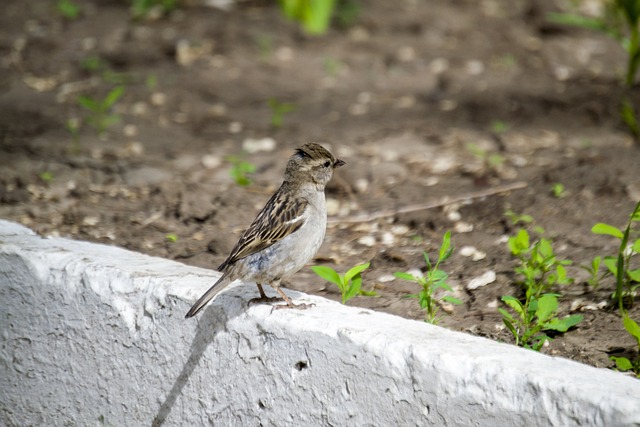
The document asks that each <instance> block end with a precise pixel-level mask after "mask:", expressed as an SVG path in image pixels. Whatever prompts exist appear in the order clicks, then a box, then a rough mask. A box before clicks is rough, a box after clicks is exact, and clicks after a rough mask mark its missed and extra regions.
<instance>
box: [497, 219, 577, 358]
mask: <svg viewBox="0 0 640 427" xmlns="http://www.w3.org/2000/svg"><path fill="white" fill-rule="evenodd" d="M508 246H509V250H510V251H511V254H512V255H514V256H515V257H516V258H518V260H519V261H520V265H519V266H518V267H516V268H515V272H516V273H518V274H520V275H521V276H523V280H522V281H521V282H520V285H522V287H523V288H524V289H525V297H524V301H520V300H519V299H517V298H515V297H513V296H510V295H506V296H503V297H502V301H503V302H504V303H505V304H506V305H507V306H509V307H510V308H511V309H512V310H514V311H515V314H516V315H515V316H513V315H512V314H511V313H509V312H508V311H507V310H504V309H502V308H499V309H498V311H499V312H500V314H501V315H502V321H503V323H504V324H505V326H506V327H507V329H508V330H509V332H511V334H512V335H513V336H514V338H515V340H516V345H521V346H523V347H525V348H531V349H533V350H539V349H540V348H541V347H542V345H544V343H545V341H547V340H548V339H549V337H548V336H547V335H546V334H545V333H544V331H556V332H566V331H567V330H568V329H569V328H571V327H572V326H575V325H577V324H578V323H580V322H581V321H582V319H583V316H582V315H573V316H568V317H565V318H562V319H560V318H558V317H557V313H558V296H559V295H558V294H555V293H550V291H551V289H552V288H553V287H554V286H556V285H566V284H570V283H572V282H573V279H572V278H569V277H567V272H566V269H565V266H566V265H569V264H571V261H569V260H564V261H558V259H557V256H556V254H555V253H554V252H553V248H552V246H551V242H550V241H549V240H547V239H545V238H540V239H539V240H537V241H536V242H534V243H531V241H530V237H529V233H528V232H527V231H526V230H524V229H522V230H520V231H519V232H518V234H517V235H515V236H512V237H510V238H509V241H508Z"/></svg>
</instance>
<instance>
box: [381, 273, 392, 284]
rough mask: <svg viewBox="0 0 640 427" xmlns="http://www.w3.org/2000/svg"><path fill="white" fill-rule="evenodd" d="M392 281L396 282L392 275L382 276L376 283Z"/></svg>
mask: <svg viewBox="0 0 640 427" xmlns="http://www.w3.org/2000/svg"><path fill="white" fill-rule="evenodd" d="M394 280H396V277H395V276H394V275H392V274H383V275H382V276H380V277H378V282H380V283H388V282H393V281H394Z"/></svg>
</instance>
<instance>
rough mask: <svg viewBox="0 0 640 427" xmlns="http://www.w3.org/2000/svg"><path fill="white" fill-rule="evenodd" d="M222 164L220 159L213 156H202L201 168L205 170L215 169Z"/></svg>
mask: <svg viewBox="0 0 640 427" xmlns="http://www.w3.org/2000/svg"><path fill="white" fill-rule="evenodd" d="M221 164H222V159H220V157H218V156H214V155H213V154H205V155H204V156H202V166H204V167H205V168H207V169H215V168H217V167H218V166H220V165H221Z"/></svg>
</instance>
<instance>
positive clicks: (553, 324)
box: [544, 314, 584, 332]
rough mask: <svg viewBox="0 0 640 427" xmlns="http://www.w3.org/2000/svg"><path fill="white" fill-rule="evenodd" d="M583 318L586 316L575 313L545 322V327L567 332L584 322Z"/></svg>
mask: <svg viewBox="0 0 640 427" xmlns="http://www.w3.org/2000/svg"><path fill="white" fill-rule="evenodd" d="M583 319H584V316H583V315H581V314H574V315H573V316H569V317H565V318H563V319H558V318H555V319H551V321H549V322H547V323H545V324H544V329H546V330H552V331H558V332H567V331H568V330H569V329H570V328H572V327H573V326H576V325H577V324H578V323H580V322H582V320H583Z"/></svg>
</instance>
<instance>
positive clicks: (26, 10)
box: [0, 0, 640, 368]
mask: <svg viewBox="0 0 640 427" xmlns="http://www.w3.org/2000/svg"><path fill="white" fill-rule="evenodd" d="M55 3H56V2H52V1H48V0H47V1H45V0H41V1H29V2H26V1H19V0H9V1H5V2H4V4H3V13H2V14H1V15H0V55H1V61H2V62H1V68H0V70H1V71H0V217H2V218H6V219H9V220H14V221H18V222H20V223H22V224H24V225H26V226H28V227H31V228H32V229H34V230H35V231H36V232H38V233H41V234H42V235H47V236H49V235H58V236H65V237H71V238H74V239H81V240H88V241H93V242H100V243H107V244H112V245H117V246H121V247H124V248H128V249H132V250H136V251H140V252H144V253H147V254H151V255H155V256H160V257H165V258H170V259H175V260H178V261H181V262H184V263H186V264H190V265H195V266H200V267H206V268H215V266H217V265H218V264H219V263H220V262H221V261H222V260H223V259H224V258H225V256H226V255H227V253H228V251H229V250H230V249H231V248H232V246H233V244H234V243H235V241H236V240H237V238H238V236H239V234H240V233H241V231H242V230H243V227H246V226H247V225H248V224H249V223H250V222H251V220H252V219H253V217H254V216H255V214H256V213H257V211H258V209H259V208H260V207H261V206H262V205H263V204H264V202H265V201H266V200H267V198H268V197H269V196H270V194H271V192H272V191H274V190H275V188H276V187H277V186H278V185H279V183H280V179H281V175H282V172H283V168H284V165H285V162H286V159H287V158H288V156H289V155H290V154H291V153H292V150H293V148H294V147H295V146H297V145H300V144H302V143H304V142H308V141H316V142H320V143H323V144H325V145H326V146H327V147H328V148H330V149H331V150H333V152H334V153H335V154H336V155H338V156H339V157H340V158H342V159H344V160H345V161H346V162H347V165H346V166H345V167H343V168H341V169H340V170H339V171H338V173H337V175H336V177H335V178H334V180H333V182H332V183H331V185H330V186H329V188H328V190H327V195H328V199H329V204H330V209H331V214H332V216H331V223H330V225H329V228H328V230H327V237H326V240H325V243H324V245H323V247H322V248H321V250H320V252H319V253H318V255H317V258H316V259H315V260H314V261H313V264H323V265H329V266H332V267H334V268H336V269H337V270H339V271H345V270H346V269H348V268H349V267H351V266H353V265H356V264H359V263H363V262H366V261H369V260H370V261H371V268H370V269H369V270H368V271H366V273H365V274H364V287H365V289H375V290H376V291H377V293H378V295H379V296H378V297H376V298H371V297H357V298H354V299H353V300H351V301H349V302H348V304H349V305H353V306H359V307H368V308H372V309H375V310H380V311H384V312H389V313H393V314H397V315H400V316H403V317H407V318H410V319H422V318H423V316H424V313H423V312H422V311H421V309H420V307H419V306H418V303H417V301H416V300H412V299H407V298H405V295H406V294H408V293H414V292H417V291H418V289H416V287H415V285H412V284H411V283H408V282H402V281H399V280H393V278H392V274H393V273H394V272H396V271H407V270H411V269H414V270H415V269H422V270H423V271H424V268H425V265H424V260H423V258H422V252H423V251H427V252H428V253H429V254H431V255H432V257H433V255H434V254H435V251H436V250H437V248H438V245H439V244H440V241H441V239H442V236H443V234H444V233H445V231H447V230H452V232H453V243H454V245H455V247H456V252H455V253H454V255H453V256H452V257H451V258H450V259H449V260H448V262H447V263H446V264H444V265H443V269H444V270H445V271H447V272H448V273H449V274H450V279H451V280H450V283H451V284H452V285H453V286H454V288H455V291H456V295H457V296H458V297H459V298H460V299H462V300H463V302H464V303H463V305H461V306H455V307H445V308H446V309H447V310H446V311H449V312H450V313H449V314H447V313H446V311H445V310H443V311H442V320H441V322H440V324H441V325H443V326H445V327H448V328H451V329H454V330H461V331H467V332H469V333H472V334H477V335H482V336H487V337H490V338H493V339H496V340H501V341H506V342H513V339H512V337H511V336H510V335H509V334H508V332H507V331H506V330H505V329H504V327H503V325H502V322H501V317H500V315H499V313H498V311H497V308H498V307H501V306H502V303H501V302H500V297H501V296H503V295H516V296H521V295H522V289H521V288H520V287H519V286H518V285H517V283H516V282H517V280H518V276H517V275H516V273H515V272H514V268H515V266H516V261H515V259H514V258H513V257H512V256H511V255H510V253H509V251H508V248H507V245H506V236H510V235H514V234H515V233H516V232H517V231H518V227H517V226H514V225H513V223H512V222H511V221H510V220H509V219H508V218H507V217H505V215H504V213H505V211H507V210H511V211H513V212H515V213H517V214H528V215H531V216H532V217H533V218H534V223H533V224H530V225H528V226H527V228H528V229H529V230H530V231H531V232H533V231H532V230H533V227H534V226H540V227H543V228H544V230H545V236H546V237H548V238H550V239H552V241H553V245H554V249H555V250H556V252H557V253H558V256H559V257H560V258H562V259H570V260H572V261H573V266H572V267H569V273H570V274H571V275H572V276H573V277H575V283H574V284H572V285H569V286H565V287H562V288H561V289H557V291H558V292H559V293H561V294H563V297H562V298H561V307H560V315H561V316H565V315H569V314H571V313H582V314H583V315H584V321H583V322H582V323H580V324H579V325H578V326H577V327H576V328H574V329H572V330H570V331H569V332H567V333H566V334H563V335H557V336H555V337H554V339H553V341H551V342H550V344H549V345H548V346H546V347H544V348H543V350H542V351H543V352H545V353H548V354H552V355H560V356H563V357H567V358H570V359H574V360H577V361H580V362H584V363H588V364H591V365H594V366H598V367H608V368H611V367H613V364H612V362H611V361H610V360H609V356H610V355H612V354H615V355H626V356H629V357H634V356H635V355H636V354H635V353H634V351H635V342H634V340H633V339H632V337H631V336H630V335H628V334H627V333H626V332H625V331H624V329H623V327H622V322H621V320H620V317H619V315H618V313H617V311H616V310H615V308H614V307H612V304H611V299H610V296H611V293H612V291H613V288H614V282H613V279H612V278H611V277H608V278H605V279H603V280H602V282H601V284H600V286H599V287H597V288H593V287H591V286H589V285H588V284H587V280H588V278H589V275H588V274H587V273H586V272H585V271H583V270H582V269H581V268H579V267H578V266H580V265H586V264H589V263H590V261H591V259H592V258H593V257H594V256H596V255H613V254H615V253H616V250H617V244H618V242H617V241H615V240H614V239H612V238H608V237H604V236H596V235H593V234H592V233H591V232H590V229H591V227H592V226H593V225H594V224H595V223H597V222H606V223H609V224H613V225H616V226H619V227H621V226H623V225H624V224H625V223H626V221H627V219H628V215H629V214H630V212H631V210H632V209H633V206H634V205H635V203H637V201H638V200H639V199H640V173H639V172H640V167H639V165H640V148H639V146H638V145H637V144H634V142H633V141H632V139H631V138H630V137H629V136H628V134H627V133H626V132H625V129H624V127H623V126H622V125H621V124H620V121H619V118H618V113H617V111H618V100H619V95H620V88H619V77H620V75H621V73H622V71H623V68H624V65H625V63H624V60H625V58H624V54H623V52H622V51H621V49H620V48H619V46H617V45H616V43H615V42H613V41H611V40H609V39H607V38H605V37H604V36H601V35H599V34H595V33H591V32H584V31H578V30H573V29H566V28H562V27H559V26H555V25H551V24H549V23H548V22H546V20H545V14H546V13H547V12H548V11H550V10H552V9H553V8H554V7H555V5H554V2H549V1H535V0H521V1H516V2H513V1H508V0H484V1H462V0H459V1H448V0H447V1H445V0H432V1H429V2H421V1H415V0H413V1H412V0H405V1H400V2H387V1H383V0H375V1H367V2H361V3H362V4H363V6H362V8H361V13H360V15H359V16H358V18H357V20H356V22H355V23H354V24H352V25H351V26H349V27H347V28H339V27H334V28H332V29H331V30H330V31H329V32H328V33H327V34H326V35H324V36H321V37H311V36H308V35H305V34H304V33H302V32H301V31H300V29H299V28H298V26H297V25H296V24H295V23H292V22H289V21H287V20H286V19H284V18H283V17H282V16H281V14H280V12H279V10H278V9H277V7H275V6H274V5H272V4H271V2H251V1H249V2H240V3H239V5H237V6H236V7H234V8H232V9H230V10H228V11H223V10H220V9H216V8H211V7H205V6H201V5H197V4H194V3H195V2H186V4H184V5H182V7H180V8H179V9H177V10H175V11H173V12H171V13H169V14H168V15H165V16H160V17H158V18H157V19H147V20H140V21H135V20H132V19H131V14H130V11H129V9H128V2H125V1H117V0H86V1H80V0H78V1H77V3H78V4H80V5H81V6H82V13H81V15H80V16H79V17H78V18H77V19H65V18H64V17H62V16H61V14H60V13H58V12H57V11H56V9H55ZM96 59H97V60H96ZM92 64H93V67H92V66H91V65H92ZM92 68H93V69H92ZM119 83H122V84H124V86H125V92H124V95H123V97H122V98H121V99H120V100H118V102H117V103H116V105H115V107H114V114H117V115H119V116H120V121H119V122H118V123H116V124H114V125H112V126H110V127H108V128H107V130H106V132H105V133H104V134H103V135H99V134H98V132H97V131H96V130H95V129H94V128H92V127H91V126H89V125H88V124H87V119H88V117H89V116H90V114H89V113H88V111H87V110H85V109H83V108H82V107H81V106H80V105H79V103H78V101H77V99H78V96H80V95H87V96H90V97H92V98H94V99H102V98H104V97H105V95H106V94H107V93H108V92H109V91H110V90H111V89H112V88H113V87H115V86H116V85H117V84H119ZM635 93H636V94H637V95H638V96H640V92H639V91H638V90H637V88H636V91H635ZM270 99H275V100H277V101H278V102H280V103H284V102H286V103H290V104H293V106H294V111H292V112H290V113H287V114H285V115H284V119H283V125H282V126H281V127H279V128H278V127H274V126H273V125H272V124H271V118H272V110H271V109H270V108H269V106H268V103H269V100H270ZM78 119H80V120H82V121H83V123H84V124H83V125H82V126H81V127H80V129H79V131H78V132H77V134H76V135H74V134H73V132H70V131H69V130H68V123H69V121H70V120H71V121H72V123H73V121H74V120H78ZM267 138H271V140H269V139H267ZM265 139H266V140H265ZM256 141H257V143H256ZM273 142H274V143H275V144H272V143H273ZM469 144H474V145H475V147H479V148H480V149H481V150H484V151H485V152H486V153H488V154H495V155H499V157H500V158H501V159H502V160H503V161H502V163H499V164H495V165H491V164H489V161H488V160H486V159H485V160H483V159H482V158H481V156H478V155H474V154H473V152H472V150H471V149H470V148H469ZM256 145H257V148H256ZM256 150H258V151H256ZM229 156H239V157H241V158H242V159H244V160H245V161H246V162H249V163H251V164H253V165H255V166H256V172H255V173H253V174H252V175H251V177H252V179H253V183H252V184H251V185H249V186H246V187H242V186H239V185H237V184H236V183H235V182H234V180H233V179H232V178H231V177H230V171H231V169H232V164H231V162H230V161H229ZM514 183H515V185H514ZM555 183H561V184H563V185H564V186H565V189H566V190H565V192H564V193H563V194H562V197H555V196H554V195H553V194H552V191H551V188H552V186H553V185H554V184H555ZM503 186H510V187H508V188H511V190H510V191H500V190H501V189H502V188H504V187H503ZM447 199H448V200H452V199H453V200H456V201H457V202H456V203H452V204H446V205H445V206H439V207H431V208H424V209H418V210H414V211H411V212H404V213H402V212H400V213H395V214H393V213H392V214H388V211H389V210H392V211H393V210H396V211H399V210H401V209H402V208H406V207H410V206H415V205H423V204H428V203H433V204H436V205H437V204H439V202H441V201H443V200H447ZM384 213H387V215H383V216H381V217H379V218H377V219H369V220H357V218H358V217H359V215H363V214H368V215H373V216H376V214H384ZM354 218H355V219H354ZM168 235H169V237H167V236H168ZM173 235H175V236H173ZM465 247H472V248H465ZM463 248H465V249H464V250H463ZM474 248H475V250H474ZM463 253H464V254H466V255H468V256H465V255H463ZM474 255H475V259H474ZM432 259H433V258H432ZM489 271H493V272H495V274H496V279H495V281H494V282H492V283H489V284H487V285H486V286H483V287H480V288H477V289H473V290H469V289H468V288H467V285H468V284H469V282H470V281H471V280H472V279H474V278H476V277H478V276H480V275H482V274H484V273H486V272H489ZM288 287H289V288H292V289H297V290H300V291H304V292H309V293H313V294H317V295H322V296H325V297H328V298H331V299H335V300H339V293H338V290H337V288H336V287H335V286H333V285H331V284H328V283H326V282H324V281H323V280H322V279H320V278H318V277H316V276H315V275H314V274H313V272H312V271H311V270H310V269H309V268H305V269H303V270H302V271H300V272H299V273H298V274H297V275H296V276H295V280H294V281H293V282H292V283H289V284H288ZM630 313H631V315H632V317H633V318H635V319H640V309H639V308H638V305H636V307H634V308H633V309H631V312H630Z"/></svg>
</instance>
